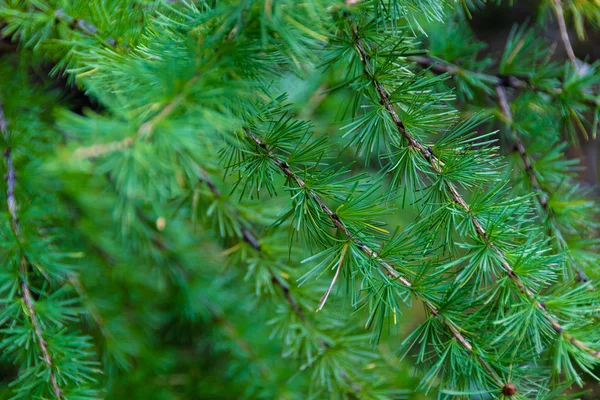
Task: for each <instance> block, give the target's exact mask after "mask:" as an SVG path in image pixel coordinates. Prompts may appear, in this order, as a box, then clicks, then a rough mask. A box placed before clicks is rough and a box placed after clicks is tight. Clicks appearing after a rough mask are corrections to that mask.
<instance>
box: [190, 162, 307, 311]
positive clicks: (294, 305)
mask: <svg viewBox="0 0 600 400" xmlns="http://www.w3.org/2000/svg"><path fill="white" fill-rule="evenodd" d="M200 173H201V175H202V177H201V178H200V182H201V183H204V184H205V185H206V186H207V187H208V189H209V190H210V191H211V193H212V194H213V196H214V197H216V198H220V197H221V192H220V191H219V189H218V188H217V186H216V185H215V184H214V183H213V182H212V180H211V179H210V177H209V175H208V172H206V171H205V170H204V169H202V168H201V169H200ZM232 211H233V212H234V214H237V210H232ZM236 223H237V224H238V226H239V228H240V232H241V233H242V239H244V241H245V242H246V243H248V244H249V245H250V246H251V247H252V248H253V249H254V250H256V251H257V252H261V251H262V247H261V245H260V242H259V241H258V239H257V238H256V236H254V234H253V233H252V231H251V230H250V228H249V227H248V226H247V225H246V224H245V223H244V222H243V221H241V220H240V219H236ZM268 272H269V275H270V276H271V282H272V283H273V284H274V285H276V286H277V287H279V289H280V290H281V293H282V294H283V297H284V298H285V300H286V301H287V302H288V304H289V306H290V309H291V310H292V311H293V312H294V314H296V316H297V317H298V319H300V320H301V321H302V322H306V316H305V315H304V309H303V308H302V306H300V305H299V304H298V302H297V301H296V300H295V299H294V297H293V296H292V294H291V292H290V289H289V287H288V285H287V283H286V282H285V281H284V280H282V279H281V277H280V276H278V275H277V274H276V273H275V272H273V270H272V269H271V268H268Z"/></svg>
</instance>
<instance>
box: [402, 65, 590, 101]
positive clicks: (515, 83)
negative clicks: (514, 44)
mask: <svg viewBox="0 0 600 400" xmlns="http://www.w3.org/2000/svg"><path fill="white" fill-rule="evenodd" d="M409 60H411V61H413V62H415V63H417V64H419V65H420V66H421V67H423V68H428V69H429V70H430V71H432V72H435V73H436V74H448V75H461V74H469V75H471V76H476V77H478V78H479V79H481V80H482V81H484V82H487V83H489V84H490V85H491V86H494V87H497V86H501V87H504V88H513V89H531V90H534V91H536V92H541V93H546V94H549V95H551V96H558V95H560V94H561V93H562V92H563V90H562V88H542V87H538V86H535V85H534V84H533V83H532V82H531V81H530V79H529V78H528V77H526V76H517V75H502V74H498V75H492V74H487V73H483V72H477V71H470V70H466V69H464V68H462V67H459V66H457V65H454V64H452V63H449V62H448V61H443V60H439V59H434V58H432V57H429V56H411V57H409ZM584 95H585V93H584ZM581 101H582V102H583V103H585V104H588V105H590V106H592V107H598V106H599V105H600V101H599V100H598V99H596V98H594V97H591V96H587V95H586V96H585V98H583V99H582V100H581Z"/></svg>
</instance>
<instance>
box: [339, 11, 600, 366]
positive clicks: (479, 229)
mask: <svg viewBox="0 0 600 400" xmlns="http://www.w3.org/2000/svg"><path fill="white" fill-rule="evenodd" d="M349 22H350V23H351V25H352V30H353V35H354V44H355V48H356V51H357V53H358V55H359V57H360V60H361V63H362V64H363V73H364V74H365V75H366V76H367V78H368V79H369V81H370V82H371V83H372V84H373V86H374V87H375V89H376V90H377V93H378V94H379V99H380V102H381V104H382V105H383V106H384V107H385V109H386V110H387V112H388V114H389V115H390V117H391V118H392V120H393V121H394V124H395V126H396V128H397V130H398V133H400V134H401V135H402V136H403V137H404V138H405V139H406V140H407V141H408V144H409V146H411V147H413V148H414V149H416V150H417V151H419V153H421V156H422V157H423V158H424V159H425V160H426V161H427V162H428V163H429V164H430V165H431V167H432V169H433V171H434V172H435V173H437V174H440V173H442V172H443V170H442V169H443V168H442V164H441V160H440V159H439V158H438V157H437V156H436V155H435V154H434V153H433V152H431V151H429V149H428V148H427V147H426V146H424V145H423V144H422V143H420V142H419V141H418V140H417V139H416V138H415V137H414V136H412V135H411V133H410V132H408V130H407V129H406V127H405V126H404V123H403V122H402V120H401V119H400V117H399V116H398V113H397V112H396V110H395V108H394V105H393V103H392V101H391V99H390V95H389V94H388V92H387V90H386V89H385V87H384V86H383V84H382V83H381V82H379V81H378V80H377V78H376V77H375V75H374V72H373V71H371V62H370V60H371V56H370V55H369V52H368V51H367V50H366V47H365V45H364V43H363V41H362V40H361V38H360V37H359V35H358V27H357V26H356V24H355V23H354V22H352V21H349ZM444 182H445V184H446V187H447V188H448V191H449V192H450V197H451V198H452V200H453V201H454V202H456V203H457V204H458V205H460V206H461V208H462V209H463V210H464V211H465V212H466V213H467V214H469V215H470V219H471V222H472V224H473V226H474V228H475V232H476V234H477V236H478V237H479V238H480V239H481V240H482V241H483V242H484V243H486V244H487V246H488V247H489V248H490V249H491V250H492V251H493V252H494V253H495V254H496V255H497V256H498V259H499V260H500V264H501V266H502V268H503V269H504V271H505V273H506V275H507V276H508V277H509V278H510V279H511V280H512V281H513V282H514V283H515V285H516V286H517V288H518V289H519V291H520V292H521V293H523V294H524V295H526V296H527V297H528V298H529V300H530V301H531V302H532V303H533V305H534V306H535V307H536V308H537V309H539V310H540V312H541V313H542V315H543V316H544V318H545V319H546V320H547V321H548V323H549V324H550V325H551V326H552V328H553V329H554V330H555V331H556V332H557V333H558V334H560V335H562V336H563V337H564V338H565V339H567V340H568V341H569V342H570V343H572V344H573V345H574V346H575V347H577V348H579V349H580V350H582V351H585V352H587V353H588V354H590V355H591V356H593V357H595V358H600V351H597V350H594V349H592V348H590V347H589V346H587V345H585V344H584V343H582V342H581V341H579V340H577V339H575V338H574V337H573V336H572V335H571V334H569V333H568V332H566V331H565V329H564V327H563V326H562V325H561V324H560V323H559V322H558V321H557V320H556V319H555V318H554V317H553V316H552V315H551V314H550V312H549V311H548V310H547V309H546V306H545V304H544V303H542V302H540V301H538V300H537V299H536V297H535V295H534V294H533V293H532V292H531V290H529V288H527V287H526V286H525V284H524V283H523V281H522V280H521V278H519V276H518V275H517V274H516V273H515V271H514V270H513V268H512V266H511V265H510V263H509V262H508V259H507V258H506V256H505V255H504V253H503V252H502V251H501V250H500V249H499V248H498V247H497V246H496V244H495V243H494V242H492V241H491V240H490V238H489V237H488V235H487V233H486V231H485V229H484V227H483V224H482V223H481V221H479V219H478V218H477V216H476V215H474V214H473V212H472V210H471V209H470V207H469V205H468V204H467V202H466V201H465V200H464V199H463V197H462V196H461V195H460V193H459V192H458V190H457V188H456V186H455V185H454V184H453V183H452V182H450V181H447V180H445V181H444Z"/></svg>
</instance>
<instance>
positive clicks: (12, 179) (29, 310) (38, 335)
mask: <svg viewBox="0 0 600 400" xmlns="http://www.w3.org/2000/svg"><path fill="white" fill-rule="evenodd" d="M0 132H1V133H2V135H3V136H4V137H5V139H7V138H8V123H7V121H6V118H5V116H4V109H3V107H2V103H1V102H0ZM4 159H5V160H6V175H5V176H4V178H5V180H6V205H7V208H8V213H9V214H10V224H11V227H12V230H13V233H14V235H15V238H16V240H17V241H18V242H19V246H21V241H22V238H21V229H20V225H19V216H18V213H17V211H18V209H19V206H18V203H17V198H16V197H15V186H16V182H17V173H16V172H15V167H14V164H13V159H12V152H11V148H10V147H7V148H6V149H5V150H4ZM28 267H29V262H28V260H27V257H26V256H25V254H24V253H23V250H22V249H21V256H20V261H19V273H20V275H21V276H20V279H21V291H22V300H23V303H24V304H25V308H26V314H27V316H28V317H29V320H30V322H31V326H32V327H33V332H34V335H35V339H36V342H37V344H38V347H39V348H40V352H41V353H42V359H43V360H44V363H45V364H46V366H47V367H48V370H49V378H50V385H51V386H52V391H53V392H54V395H55V396H56V397H57V398H58V399H62V398H63V396H62V390H61V388H60V386H59V385H58V380H57V378H56V374H55V372H54V370H53V366H52V365H53V363H52V356H51V355H50V351H48V345H47V343H46V339H45V338H44V334H43V332H42V328H41V325H40V322H39V319H38V316H37V314H36V311H35V301H34V300H33V296H32V294H31V290H30V288H29V284H28V279H27V268H28Z"/></svg>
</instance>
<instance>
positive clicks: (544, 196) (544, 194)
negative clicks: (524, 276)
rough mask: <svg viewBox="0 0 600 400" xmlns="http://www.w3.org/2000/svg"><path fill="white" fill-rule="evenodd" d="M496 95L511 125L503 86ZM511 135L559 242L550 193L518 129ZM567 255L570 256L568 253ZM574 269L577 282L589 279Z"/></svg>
mask: <svg viewBox="0 0 600 400" xmlns="http://www.w3.org/2000/svg"><path fill="white" fill-rule="evenodd" d="M496 95H497V96H498V103H499V104H500V110H501V111H502V114H503V115H504V118H506V120H507V122H508V124H509V125H512V123H513V119H512V114H511V112H510V105H509V104H508V100H507V99H506V93H505V92H504V88H503V87H502V86H496ZM513 136H514V141H515V150H516V152H517V153H518V154H519V157H520V158H521V161H522V162H523V166H524V170H525V174H526V175H527V177H528V179H529V182H530V183H531V187H532V188H533V190H534V192H535V194H536V199H537V201H538V203H539V205H540V207H541V208H542V210H543V211H544V212H545V213H547V214H548V216H549V217H550V218H552V219H553V221H552V225H553V227H554V230H555V233H556V235H557V236H558V237H557V239H558V240H559V242H562V237H563V235H562V233H561V231H560V229H559V227H558V226H557V225H556V222H555V221H554V215H555V213H554V210H553V209H552V208H550V207H549V205H548V197H549V195H550V193H549V192H548V191H547V190H545V189H543V188H542V186H541V185H540V184H539V182H538V180H537V176H536V173H535V169H534V167H533V163H532V161H531V158H530V157H529V154H527V150H526V149H525V145H524V144H523V139H522V138H521V135H520V134H519V132H518V131H516V130H513ZM569 256H570V257H571V258H572V256H571V255H570V254H569ZM574 269H575V273H576V274H577V279H578V281H579V282H581V283H586V282H588V281H589V279H588V277H587V276H586V274H585V272H584V271H583V270H581V269H580V268H577V267H575V266H574Z"/></svg>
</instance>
